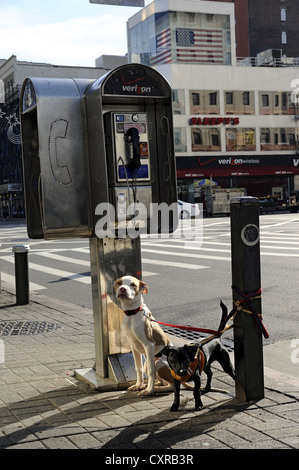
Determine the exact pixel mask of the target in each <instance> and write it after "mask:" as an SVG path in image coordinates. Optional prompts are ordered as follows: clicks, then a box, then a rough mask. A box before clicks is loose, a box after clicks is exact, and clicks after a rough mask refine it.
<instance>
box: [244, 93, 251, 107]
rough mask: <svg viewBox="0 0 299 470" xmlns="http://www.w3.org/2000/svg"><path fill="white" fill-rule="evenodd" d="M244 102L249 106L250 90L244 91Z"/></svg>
mask: <svg viewBox="0 0 299 470" xmlns="http://www.w3.org/2000/svg"><path fill="white" fill-rule="evenodd" d="M243 104H244V106H249V104H250V94H249V91H244V93H243Z"/></svg>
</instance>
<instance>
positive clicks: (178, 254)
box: [141, 248, 231, 261]
mask: <svg viewBox="0 0 299 470" xmlns="http://www.w3.org/2000/svg"><path fill="white" fill-rule="evenodd" d="M141 251H142V252H145V253H156V254H159V255H170V256H181V257H183V258H193V259H194V258H199V259H210V260H216V261H230V260H231V259H230V257H229V258H228V257H224V256H213V255H199V254H194V253H186V252H184V253H173V251H165V250H152V249H150V248H142V250H141Z"/></svg>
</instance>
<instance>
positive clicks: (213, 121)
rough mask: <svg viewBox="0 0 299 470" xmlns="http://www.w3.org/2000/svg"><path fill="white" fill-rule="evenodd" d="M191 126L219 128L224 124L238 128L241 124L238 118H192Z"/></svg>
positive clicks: (190, 120)
mask: <svg viewBox="0 0 299 470" xmlns="http://www.w3.org/2000/svg"><path fill="white" fill-rule="evenodd" d="M189 124H190V126H219V125H220V124H224V125H226V126H228V125H231V126H237V125H238V124H240V118H238V117H234V118H232V117H192V118H191V119H189Z"/></svg>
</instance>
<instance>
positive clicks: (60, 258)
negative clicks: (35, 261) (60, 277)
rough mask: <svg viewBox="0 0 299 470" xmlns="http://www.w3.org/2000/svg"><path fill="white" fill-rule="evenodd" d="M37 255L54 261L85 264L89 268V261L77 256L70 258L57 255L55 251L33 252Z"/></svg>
mask: <svg viewBox="0 0 299 470" xmlns="http://www.w3.org/2000/svg"><path fill="white" fill-rule="evenodd" d="M33 254H35V255H37V256H43V257H44V258H50V259H55V260H56V261H62V262H63V263H73V264H77V265H79V266H86V267H88V268H90V261H86V260H83V259H77V258H71V257H70V256H62V255H57V254H55V253H46V252H42V253H33Z"/></svg>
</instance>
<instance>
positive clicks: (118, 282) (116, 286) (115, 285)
mask: <svg viewBox="0 0 299 470" xmlns="http://www.w3.org/2000/svg"><path fill="white" fill-rule="evenodd" d="M121 282H122V281H121V277H120V278H119V279H117V280H116V281H115V283H114V284H113V287H114V290H117V288H118V287H119V286H120V285H121Z"/></svg>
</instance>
